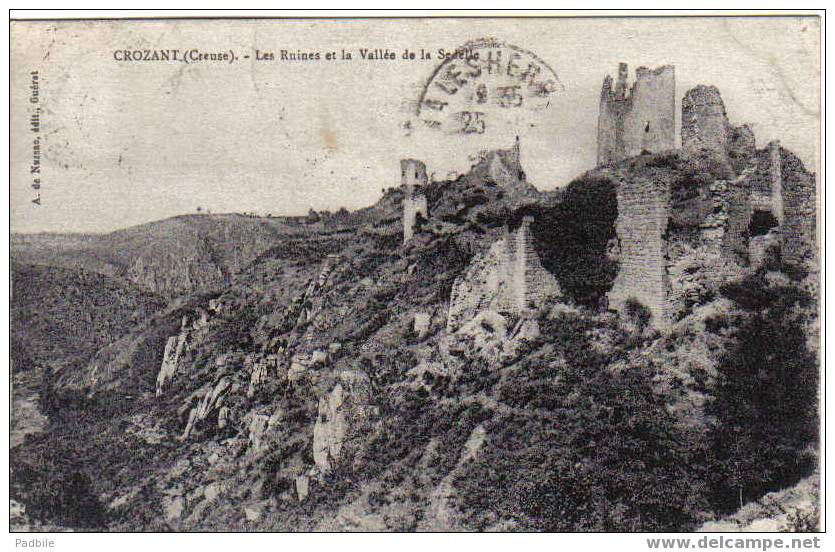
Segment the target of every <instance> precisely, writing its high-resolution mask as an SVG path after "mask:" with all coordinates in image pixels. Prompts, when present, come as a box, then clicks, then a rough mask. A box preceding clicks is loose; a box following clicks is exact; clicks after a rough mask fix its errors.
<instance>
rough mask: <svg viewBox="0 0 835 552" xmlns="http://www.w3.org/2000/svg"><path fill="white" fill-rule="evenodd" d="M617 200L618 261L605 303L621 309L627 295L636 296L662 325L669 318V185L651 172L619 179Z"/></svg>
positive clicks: (662, 327) (655, 324) (658, 325)
mask: <svg viewBox="0 0 835 552" xmlns="http://www.w3.org/2000/svg"><path fill="white" fill-rule="evenodd" d="M617 200H618V218H617V222H616V228H615V230H616V232H617V237H618V243H619V245H620V259H621V261H620V262H621V267H620V270H619V271H618V274H617V276H616V277H615V281H614V283H613V284H612V289H611V290H610V291H609V293H608V299H609V308H611V309H612V310H617V311H623V310H624V308H625V306H626V305H627V303H628V302H629V301H630V300H634V301H637V302H638V303H641V304H642V305H644V306H645V307H647V309H649V311H650V313H652V319H651V324H652V326H653V327H655V328H657V329H660V330H665V329H667V328H669V326H670V325H671V322H672V318H671V308H670V302H669V297H670V277H669V273H668V271H667V250H666V249H667V244H666V238H665V235H666V234H667V224H668V222H669V219H670V192H669V189H668V187H667V185H666V184H665V183H663V182H657V181H654V180H653V179H651V178H636V179H629V180H626V179H622V180H621V181H620V182H618V184H617Z"/></svg>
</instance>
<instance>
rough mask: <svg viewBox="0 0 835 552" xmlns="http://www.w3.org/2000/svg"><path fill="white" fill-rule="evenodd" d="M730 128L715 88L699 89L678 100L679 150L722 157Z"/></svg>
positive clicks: (691, 90)
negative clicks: (679, 113) (710, 152)
mask: <svg viewBox="0 0 835 552" xmlns="http://www.w3.org/2000/svg"><path fill="white" fill-rule="evenodd" d="M731 133H732V127H731V125H730V124H729V123H728V115H727V112H726V111H725V103H724V102H723V101H722V96H720V95H719V89H718V88H716V87H715V86H705V85H699V86H697V87H695V88H691V89H690V90H688V91H687V93H686V94H685V95H684V97H683V98H682V99H681V147H682V148H684V149H690V150H694V149H706V150H712V151H716V152H722V153H724V152H725V151H726V150H727V148H728V139H729V138H730V134H731Z"/></svg>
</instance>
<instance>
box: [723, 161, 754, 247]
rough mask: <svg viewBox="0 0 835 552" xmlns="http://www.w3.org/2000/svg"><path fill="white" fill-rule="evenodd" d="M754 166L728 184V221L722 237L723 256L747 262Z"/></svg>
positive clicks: (726, 207) (726, 208) (726, 197)
mask: <svg viewBox="0 0 835 552" xmlns="http://www.w3.org/2000/svg"><path fill="white" fill-rule="evenodd" d="M753 171H754V168H753V167H750V168H749V169H747V170H746V171H744V172H743V173H742V174H741V175H739V176H738V177H737V178H736V179H735V180H733V181H732V182H730V183H729V185H728V186H727V192H726V196H725V210H726V213H727V221H726V223H725V234H724V236H723V237H722V258H723V259H727V260H730V261H733V262H735V263H737V264H745V263H746V260H747V255H748V237H749V236H748V226H749V225H750V223H751V214H752V211H753V209H752V208H751V199H750V198H751V188H750V184H749V182H750V181H751V177H752V173H753Z"/></svg>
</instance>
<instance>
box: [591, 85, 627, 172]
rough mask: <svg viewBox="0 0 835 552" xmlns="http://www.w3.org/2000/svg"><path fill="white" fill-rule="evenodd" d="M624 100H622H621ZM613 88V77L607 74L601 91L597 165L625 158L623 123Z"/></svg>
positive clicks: (598, 117) (619, 103)
mask: <svg viewBox="0 0 835 552" xmlns="http://www.w3.org/2000/svg"><path fill="white" fill-rule="evenodd" d="M621 101H622V100H621ZM619 105H621V102H619V101H617V100H616V99H615V95H614V91H613V90H612V77H610V76H609V75H606V78H605V79H604V80H603V91H602V92H601V93H600V110H599V112H598V115H597V165H598V166H602V165H609V164H611V163H616V162H618V161H620V160H621V159H623V143H622V142H621V141H620V136H621V135H622V133H623V125H622V120H621V116H620V110H619V109H618V106H619Z"/></svg>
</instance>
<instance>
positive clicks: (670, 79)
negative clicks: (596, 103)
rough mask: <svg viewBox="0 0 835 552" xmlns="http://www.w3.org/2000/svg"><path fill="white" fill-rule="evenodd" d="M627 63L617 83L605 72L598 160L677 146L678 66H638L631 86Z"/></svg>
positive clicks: (609, 160) (614, 159)
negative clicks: (676, 82)
mask: <svg viewBox="0 0 835 552" xmlns="http://www.w3.org/2000/svg"><path fill="white" fill-rule="evenodd" d="M628 75H629V71H628V67H627V65H626V64H625V63H621V64H620V65H619V67H618V80H617V84H616V85H615V86H614V88H613V87H612V78H611V77H610V76H608V75H607V76H606V78H605V79H604V81H603V89H602V92H601V96H600V112H599V114H598V123H597V163H598V165H606V164H609V163H615V162H618V161H620V160H622V159H625V158H628V157H633V156H636V155H640V154H641V153H643V152H645V151H646V152H650V153H657V152H660V151H664V150H668V149H673V148H674V147H675V112H676V106H675V68H674V67H673V66H672V65H664V66H662V67H659V68H657V69H648V68H646V67H639V68H638V69H637V71H636V78H635V84H634V85H633V86H632V88H631V89H629V91H628V93H627V89H628V84H627V80H628Z"/></svg>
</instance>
